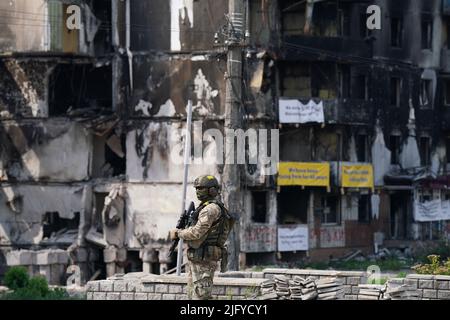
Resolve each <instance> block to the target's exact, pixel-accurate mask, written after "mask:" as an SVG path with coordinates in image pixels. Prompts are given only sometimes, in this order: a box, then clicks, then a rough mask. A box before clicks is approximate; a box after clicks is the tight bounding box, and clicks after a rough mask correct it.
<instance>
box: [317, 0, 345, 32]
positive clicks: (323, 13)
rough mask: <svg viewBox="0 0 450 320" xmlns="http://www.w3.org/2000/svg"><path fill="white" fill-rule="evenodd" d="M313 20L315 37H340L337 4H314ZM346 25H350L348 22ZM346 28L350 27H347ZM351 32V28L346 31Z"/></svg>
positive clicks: (327, 2) (331, 2)
mask: <svg viewBox="0 0 450 320" xmlns="http://www.w3.org/2000/svg"><path fill="white" fill-rule="evenodd" d="M347 17H348V16H347ZM312 20H313V35H315V36H321V37H336V36H337V35H338V26H337V23H336V22H337V20H338V17H337V4H336V2H334V1H323V2H316V3H314V10H313V17H312ZM345 23H346V24H348V20H346V21H345ZM346 27H348V26H347V25H346ZM349 30H350V29H349V28H347V29H346V31H349ZM346 35H349V34H346Z"/></svg>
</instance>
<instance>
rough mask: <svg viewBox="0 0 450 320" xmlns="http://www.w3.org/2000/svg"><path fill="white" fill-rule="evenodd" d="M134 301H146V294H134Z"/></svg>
mask: <svg viewBox="0 0 450 320" xmlns="http://www.w3.org/2000/svg"><path fill="white" fill-rule="evenodd" d="M134 300H148V293H144V292H137V293H135V294H134Z"/></svg>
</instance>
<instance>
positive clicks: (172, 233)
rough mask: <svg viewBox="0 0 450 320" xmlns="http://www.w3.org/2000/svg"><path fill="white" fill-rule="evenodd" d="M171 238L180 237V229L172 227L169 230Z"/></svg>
mask: <svg viewBox="0 0 450 320" xmlns="http://www.w3.org/2000/svg"><path fill="white" fill-rule="evenodd" d="M169 238H170V240H176V239H178V229H172V230H170V231H169Z"/></svg>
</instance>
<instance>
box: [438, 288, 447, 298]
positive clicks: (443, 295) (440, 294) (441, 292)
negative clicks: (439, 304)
mask: <svg viewBox="0 0 450 320" xmlns="http://www.w3.org/2000/svg"><path fill="white" fill-rule="evenodd" d="M438 299H441V300H450V290H438Z"/></svg>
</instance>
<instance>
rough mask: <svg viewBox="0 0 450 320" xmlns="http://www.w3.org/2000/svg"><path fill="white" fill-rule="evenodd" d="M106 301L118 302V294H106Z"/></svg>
mask: <svg viewBox="0 0 450 320" xmlns="http://www.w3.org/2000/svg"><path fill="white" fill-rule="evenodd" d="M106 300H120V293H119V292H108V293H107V294H106Z"/></svg>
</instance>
